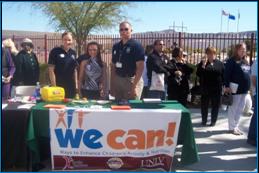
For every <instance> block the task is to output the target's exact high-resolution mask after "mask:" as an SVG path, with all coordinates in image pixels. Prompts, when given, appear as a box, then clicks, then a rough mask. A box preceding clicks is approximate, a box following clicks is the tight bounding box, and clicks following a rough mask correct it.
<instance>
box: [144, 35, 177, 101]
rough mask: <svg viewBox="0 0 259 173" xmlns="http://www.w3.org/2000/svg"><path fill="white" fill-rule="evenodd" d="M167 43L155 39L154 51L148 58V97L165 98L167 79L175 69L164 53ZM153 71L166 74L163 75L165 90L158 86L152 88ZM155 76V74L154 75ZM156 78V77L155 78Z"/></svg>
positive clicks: (157, 73)
mask: <svg viewBox="0 0 259 173" xmlns="http://www.w3.org/2000/svg"><path fill="white" fill-rule="evenodd" d="M164 49H165V44H164V41H163V40H160V39H158V40H155V42H154V49H153V52H152V53H151V54H150V55H149V57H148V59H147V63H146V64H147V76H148V86H149V91H148V97H149V98H160V99H161V100H165V99H166V98H165V83H166V81H167V77H168V76H170V75H171V74H170V71H172V70H173V69H174V67H173V64H172V63H171V62H170V58H169V57H168V56H166V55H165V54H164ZM152 72H155V73H156V74H154V73H153V75H160V74H164V77H163V82H161V83H164V86H163V90H161V89H160V90H158V89H157V88H152V87H151V83H152V82H154V81H152ZM153 77H154V76H153ZM153 79H154V78H153Z"/></svg>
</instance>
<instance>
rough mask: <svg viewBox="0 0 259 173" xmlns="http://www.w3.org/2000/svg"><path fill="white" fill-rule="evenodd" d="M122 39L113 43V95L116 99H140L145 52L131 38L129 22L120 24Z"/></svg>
mask: <svg viewBox="0 0 259 173" xmlns="http://www.w3.org/2000/svg"><path fill="white" fill-rule="evenodd" d="M119 31H120V36H121V40H120V41H119V42H118V43H115V44H114V45H113V49H112V64H111V95H113V96H115V99H116V100H129V99H140V96H141V93H142V88H143V79H142V77H141V76H142V73H143V69H144V59H145V58H144V56H145V52H144V49H143V47H142V45H141V44H140V43H139V42H138V41H136V40H134V39H132V38H131V34H132V26H131V24H130V23H129V22H122V23H120V25H119Z"/></svg>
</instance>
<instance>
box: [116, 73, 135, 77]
mask: <svg viewBox="0 0 259 173" xmlns="http://www.w3.org/2000/svg"><path fill="white" fill-rule="evenodd" d="M117 75H118V76H120V77H134V76H135V75H134V74H132V75H129V74H118V73H117Z"/></svg>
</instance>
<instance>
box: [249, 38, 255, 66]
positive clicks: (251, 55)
mask: <svg viewBox="0 0 259 173" xmlns="http://www.w3.org/2000/svg"><path fill="white" fill-rule="evenodd" d="M250 49H251V50H250V60H249V63H250V66H251V65H252V60H253V54H254V50H253V49H254V33H252V34H251V47H250Z"/></svg>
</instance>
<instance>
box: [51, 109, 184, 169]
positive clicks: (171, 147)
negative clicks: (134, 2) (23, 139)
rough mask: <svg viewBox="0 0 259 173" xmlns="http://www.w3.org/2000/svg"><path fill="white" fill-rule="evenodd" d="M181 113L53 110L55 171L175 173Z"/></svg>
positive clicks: (52, 140) (166, 111)
mask: <svg viewBox="0 0 259 173" xmlns="http://www.w3.org/2000/svg"><path fill="white" fill-rule="evenodd" d="M180 121H181V111H180V110H169V109H167V110H166V109H132V110H130V111H126V110H120V111H115V110H111V109H95V110H94V109H66V110H62V109H56V110H55V109H51V110H50V112H49V123H50V136H51V160H52V169H54V170H65V171H68V170H136V169H155V168H160V169H163V170H165V171H170V169H171V165H172V160H173V157H174V151H175V147H176V144H177V138H178V130H179V126H180Z"/></svg>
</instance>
